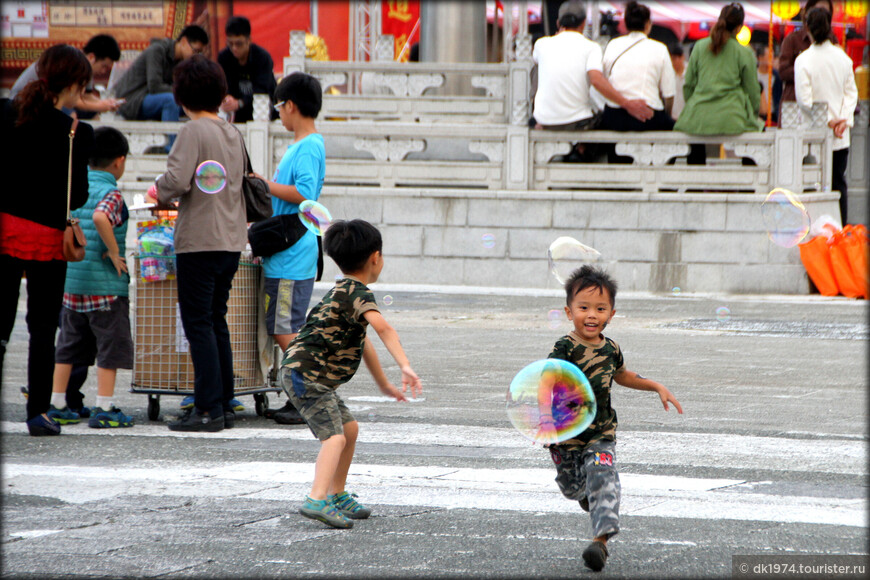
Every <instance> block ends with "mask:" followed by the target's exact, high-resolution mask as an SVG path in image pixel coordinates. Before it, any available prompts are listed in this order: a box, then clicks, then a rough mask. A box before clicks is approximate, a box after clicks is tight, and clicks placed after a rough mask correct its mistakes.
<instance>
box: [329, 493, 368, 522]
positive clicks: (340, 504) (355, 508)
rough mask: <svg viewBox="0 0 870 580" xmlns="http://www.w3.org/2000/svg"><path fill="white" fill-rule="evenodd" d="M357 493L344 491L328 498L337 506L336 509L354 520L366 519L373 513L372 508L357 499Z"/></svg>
mask: <svg viewBox="0 0 870 580" xmlns="http://www.w3.org/2000/svg"><path fill="white" fill-rule="evenodd" d="M356 497H357V495H356V494H355V493H347V492H346V491H343V492H341V493H338V494H336V495H329V496H326V499H327V500H328V501H329V503H331V504H332V505H334V506H335V509H337V510H338V511H340V512H341V515H343V516H344V517H346V518H350V519H352V520H364V519H366V518H367V517H369V516H370V515H372V510H370V509H369V508H367V507H365V506H364V505H363V504H361V503H359V502H358V501H356Z"/></svg>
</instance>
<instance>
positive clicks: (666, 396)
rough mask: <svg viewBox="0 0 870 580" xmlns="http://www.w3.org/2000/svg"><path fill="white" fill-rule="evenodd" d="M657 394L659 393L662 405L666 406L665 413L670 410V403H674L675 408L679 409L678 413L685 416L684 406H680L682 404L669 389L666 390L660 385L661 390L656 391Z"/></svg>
mask: <svg viewBox="0 0 870 580" xmlns="http://www.w3.org/2000/svg"><path fill="white" fill-rule="evenodd" d="M656 392H658V394H659V398H660V399H661V400H662V405H664V407H665V411H667V410H669V409H668V403H673V404H674V407H676V408H677V412H678V413H679V414H680V415H682V414H683V407H682V405H680V402H679V401H678V400H677V398H676V397H674V395H673V394H672V393H671V392H670V391H669V390H668V389H667V388H665V387H664V386H663V385H659V388H658V389H656Z"/></svg>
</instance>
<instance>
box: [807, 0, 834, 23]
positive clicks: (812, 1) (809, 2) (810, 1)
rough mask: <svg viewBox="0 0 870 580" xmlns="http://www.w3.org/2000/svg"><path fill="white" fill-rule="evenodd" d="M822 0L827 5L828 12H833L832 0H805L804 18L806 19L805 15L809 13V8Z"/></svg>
mask: <svg viewBox="0 0 870 580" xmlns="http://www.w3.org/2000/svg"><path fill="white" fill-rule="evenodd" d="M822 2H824V3H825V4H827V5H828V9H829V10H828V11H829V12H831V13H833V12H834V3H833V2H832V0H807V3H806V4H805V5H804V12H803V17H804V20H806V18H807V16H809V15H810V10H812V9H813V8H814V7H815V6H816V5H817V4H821V3H822Z"/></svg>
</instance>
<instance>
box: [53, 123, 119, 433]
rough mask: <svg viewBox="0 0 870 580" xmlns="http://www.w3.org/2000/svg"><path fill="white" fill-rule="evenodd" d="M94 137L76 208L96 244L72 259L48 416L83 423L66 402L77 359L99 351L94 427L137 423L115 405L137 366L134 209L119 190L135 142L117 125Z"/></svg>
mask: <svg viewBox="0 0 870 580" xmlns="http://www.w3.org/2000/svg"><path fill="white" fill-rule="evenodd" d="M94 142H95V143H94V154H93V157H92V158H91V161H90V168H89V170H88V201H87V202H86V203H85V205H84V206H83V207H82V208H80V209H77V210H75V211H74V212H73V214H72V215H73V217H77V218H79V223H80V224H81V227H82V230H84V232H85V236H86V237H87V240H88V243H87V245H86V246H85V259H84V260H83V261H81V262H70V263H69V264H68V265H67V270H66V284H65V285H64V295H63V310H62V311H61V324H60V335H59V336H58V339H57V349H56V351H55V365H54V385H53V388H52V394H51V407H50V409H49V411H48V416H49V417H51V418H53V419H54V420H55V421H57V422H58V423H78V422H79V420H80V417H79V415H78V413H76V412H75V411H72V410H70V409H69V408H67V407H66V404H65V401H64V399H65V396H66V388H67V383H69V377H70V372H71V371H72V367H73V365H74V364H75V365H77V366H78V365H86V366H90V365H92V364H94V357H95V356H96V361H97V404H96V407H95V408H94V409H92V410H91V416H90V419H88V426H90V427H94V428H102V427H131V426H132V425H133V418H132V417H129V416H128V415H125V414H124V413H122V412H121V410H120V409H119V408H117V407H115V405H114V404H112V397H113V396H114V394H115V375H116V372H117V369H132V368H133V338H132V336H131V334H130V301H129V298H128V295H129V284H130V276H129V275H128V274H127V263H126V261H125V259H124V249H125V245H124V240H125V239H126V237H127V218H128V217H129V213H128V211H127V205H126V204H125V203H124V198H123V197H121V192H120V191H118V179H120V178H121V176H122V175H124V167H125V164H126V161H127V153H128V152H129V146H128V145H127V139H126V138H125V137H124V135H122V134H121V132H120V131H118V130H117V129H114V128H112V127H100V128H99V129H96V130H95V131H94Z"/></svg>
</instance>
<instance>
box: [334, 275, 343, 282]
mask: <svg viewBox="0 0 870 580" xmlns="http://www.w3.org/2000/svg"><path fill="white" fill-rule="evenodd" d="M342 278H344V274H336V275H335V281H336V282H338V281H339V280H341V279H342Z"/></svg>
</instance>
